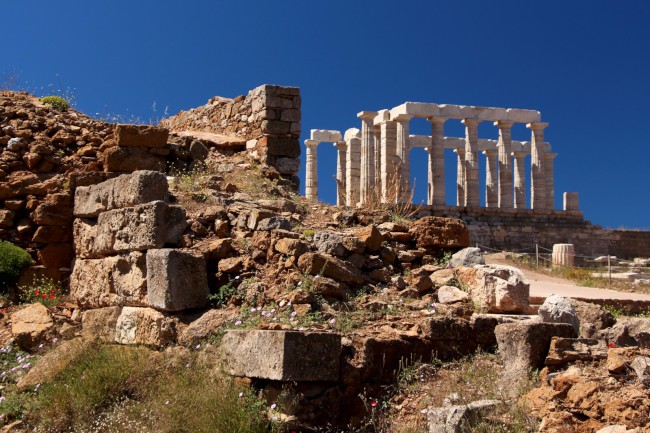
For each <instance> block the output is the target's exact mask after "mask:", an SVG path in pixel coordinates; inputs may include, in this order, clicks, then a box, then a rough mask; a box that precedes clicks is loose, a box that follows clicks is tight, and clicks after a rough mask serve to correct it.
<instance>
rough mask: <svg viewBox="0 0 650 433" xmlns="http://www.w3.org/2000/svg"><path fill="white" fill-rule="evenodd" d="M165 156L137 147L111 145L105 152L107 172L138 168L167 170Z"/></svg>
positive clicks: (131, 170) (129, 170)
mask: <svg viewBox="0 0 650 433" xmlns="http://www.w3.org/2000/svg"><path fill="white" fill-rule="evenodd" d="M165 164H166V162H165V157H164V156H159V155H155V154H154V153H152V152H148V151H147V149H141V148H135V147H117V146H114V147H111V148H108V149H107V150H106V151H105V152H104V170H105V171H106V172H112V171H115V172H129V173H130V172H133V171H136V170H153V171H165Z"/></svg>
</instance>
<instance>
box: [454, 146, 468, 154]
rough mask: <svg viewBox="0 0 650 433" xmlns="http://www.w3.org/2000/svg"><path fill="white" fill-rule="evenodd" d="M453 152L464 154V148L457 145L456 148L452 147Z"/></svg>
mask: <svg viewBox="0 0 650 433" xmlns="http://www.w3.org/2000/svg"><path fill="white" fill-rule="evenodd" d="M454 153H457V154H459V155H464V154H465V149H463V148H461V147H459V148H458V149H454Z"/></svg>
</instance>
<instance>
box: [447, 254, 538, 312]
mask: <svg viewBox="0 0 650 433" xmlns="http://www.w3.org/2000/svg"><path fill="white" fill-rule="evenodd" d="M456 278H457V279H458V281H459V282H461V283H462V284H465V285H466V287H467V291H468V292H469V295H470V297H471V298H472V301H474V303H475V304H476V305H477V306H478V307H479V308H481V309H482V310H484V311H485V312H488V313H525V312H526V311H527V310H528V296H529V291H530V285H529V284H528V283H526V282H524V276H523V274H522V273H521V272H520V271H519V270H518V269H517V268H513V267H511V266H504V265H476V266H474V267H473V268H459V269H458V271H457V274H456Z"/></svg>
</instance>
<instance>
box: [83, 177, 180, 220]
mask: <svg viewBox="0 0 650 433" xmlns="http://www.w3.org/2000/svg"><path fill="white" fill-rule="evenodd" d="M168 188H169V187H168V184H167V177H166V176H165V175H164V174H163V173H159V172H156V171H147V170H140V171H135V172H133V173H130V174H124V175H122V176H118V177H116V178H113V179H109V180H107V181H105V182H102V183H99V184H97V185H91V186H80V187H78V188H77V189H76V191H75V200H74V215H75V216H77V217H84V218H91V217H96V216H98V215H99V214H100V213H101V212H104V211H107V210H112V209H120V208H124V207H131V206H136V205H139V204H145V203H149V202H152V201H164V202H166V201H167V195H168Z"/></svg>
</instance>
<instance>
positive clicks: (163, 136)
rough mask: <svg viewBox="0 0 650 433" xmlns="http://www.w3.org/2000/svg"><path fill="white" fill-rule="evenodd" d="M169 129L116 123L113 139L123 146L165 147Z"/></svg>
mask: <svg viewBox="0 0 650 433" xmlns="http://www.w3.org/2000/svg"><path fill="white" fill-rule="evenodd" d="M168 138H169V131H168V130H167V129H165V128H158V127H155V126H150V125H117V126H116V127H115V141H116V142H117V145H118V146H123V147H166V146H167V139H168Z"/></svg>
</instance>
